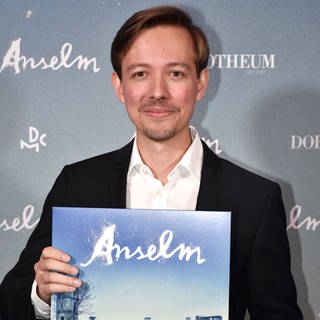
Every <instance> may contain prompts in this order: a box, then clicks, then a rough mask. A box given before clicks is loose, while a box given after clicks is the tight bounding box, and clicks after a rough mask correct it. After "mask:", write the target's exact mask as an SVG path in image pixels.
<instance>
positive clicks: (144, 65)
mask: <svg viewBox="0 0 320 320" xmlns="http://www.w3.org/2000/svg"><path fill="white" fill-rule="evenodd" d="M150 66H151V65H150V64H148V63H133V64H131V65H129V66H128V67H127V70H126V72H130V71H132V70H135V69H137V68H149V67H150ZM167 67H170V68H172V67H181V68H183V69H186V70H191V66H190V65H188V64H187V63H183V62H170V63H168V64H167Z"/></svg>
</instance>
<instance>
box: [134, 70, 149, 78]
mask: <svg viewBox="0 0 320 320" xmlns="http://www.w3.org/2000/svg"><path fill="white" fill-rule="evenodd" d="M145 76H146V73H145V72H144V71H137V72H135V73H134V74H133V78H143V77H145Z"/></svg>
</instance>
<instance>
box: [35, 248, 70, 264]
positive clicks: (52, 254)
mask: <svg viewBox="0 0 320 320" xmlns="http://www.w3.org/2000/svg"><path fill="white" fill-rule="evenodd" d="M43 259H55V260H59V261H63V262H69V261H70V259H71V257H70V256H69V255H68V254H67V253H65V252H63V251H61V250H59V249H56V248H54V247H46V248H44V249H43V250H42V253H41V257H40V260H43Z"/></svg>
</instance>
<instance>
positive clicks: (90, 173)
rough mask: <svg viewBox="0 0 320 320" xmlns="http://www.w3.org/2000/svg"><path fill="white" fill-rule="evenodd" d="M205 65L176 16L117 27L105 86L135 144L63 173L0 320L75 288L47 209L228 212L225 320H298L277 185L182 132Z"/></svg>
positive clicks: (147, 17) (186, 25)
mask: <svg viewBox="0 0 320 320" xmlns="http://www.w3.org/2000/svg"><path fill="white" fill-rule="evenodd" d="M208 57H209V47H208V44H207V40H206V38H205V36H204V35H203V33H202V31H201V30H200V29H199V28H198V27H196V26H194V25H193V23H192V21H191V19H190V17H189V16H188V15H187V14H186V13H184V12H183V11H181V10H180V9H177V8H174V7H156V8H151V9H147V10H143V11H141V12H138V13H136V14H135V15H133V16H132V17H131V18H130V19H129V20H128V21H127V22H126V23H125V24H124V25H123V26H122V27H121V29H120V30H119V32H118V33H117V35H116V37H115V39H114V41H113V44H112V49H111V59H112V64H113V67H114V73H113V76H112V83H113V87H114V90H115V93H116V95H117V97H118V98H119V100H120V101H121V102H122V103H123V104H125V106H126V109H127V112H128V115H129V117H130V119H131V120H132V122H133V123H134V125H135V127H136V138H135V139H134V141H133V142H130V143H129V144H128V145H126V146H125V147H123V148H122V149H120V150H116V151H113V152H111V153H108V154H105V155H101V156H98V157H95V158H92V159H89V160H85V161H81V162H79V163H76V164H73V165H70V166H66V167H65V168H64V169H63V171H62V172H61V174H60V175H59V177H58V179H57V180H56V182H55V184H54V186H53V188H52V190H51V192H50V193H49V195H48V197H47V199H46V202H45V205H44V210H43V214H42V217H41V220H40V222H39V224H38V226H37V228H36V229H35V231H34V232H33V234H32V236H31V237H30V239H29V241H28V243H27V246H26V248H25V250H24V251H23V252H22V254H21V257H20V259H19V262H18V263H17V265H16V266H15V267H14V269H13V270H11V271H10V272H9V273H8V275H7V276H6V278H5V279H4V281H3V283H2V285H1V293H0V294H1V295H0V298H1V309H0V310H1V313H0V315H1V317H2V319H3V320H6V319H15V320H17V319H34V317H35V315H34V313H35V314H36V317H37V318H39V319H45V318H48V317H49V313H48V312H49V311H50V307H49V304H50V297H51V295H52V294H53V293H57V292H71V291H74V290H76V288H78V287H80V286H81V281H80V280H78V279H74V278H73V277H71V276H70V275H76V274H77V273H78V270H77V269H76V268H75V267H73V266H71V265H70V264H69V261H70V257H69V256H68V255H67V254H66V253H63V252H61V251H59V250H57V249H54V248H52V247H50V244H51V209H52V207H53V206H78V207H79V206H82V207H111V208H124V207H128V208H155V209H183V210H185V209H188V210H231V211H232V236H231V238H232V243H231V279H230V282H231V285H230V307H229V309H230V310H229V311H230V312H229V315H230V319H231V320H239V319H243V318H244V315H245V312H246V310H247V309H248V311H249V313H250V316H251V319H254V320H258V319H259V320H284V319H287V320H298V319H299V320H300V319H302V315H301V312H300V310H299V308H298V306H297V304H296V290H295V286H294V282H293V279H292V275H291V272H290V255H289V246H288V240H287V235H286V221H285V213H284V208H283V205H282V200H281V194H280V189H279V187H278V185H276V184H275V183H273V182H271V181H268V180H266V179H264V178H261V177H259V176H256V175H254V174H252V173H250V172H247V171H245V170H244V169H241V168H239V167H237V166H235V165H233V164H231V163H230V162H228V161H226V160H223V159H220V158H218V157H217V156H216V155H215V154H213V153H212V152H211V150H210V149H209V148H208V147H206V146H205V145H204V144H203V143H201V141H200V139H199V136H198V134H197V132H196V131H195V130H194V129H192V128H190V127H189V122H190V119H191V116H192V113H193V111H194V108H195V104H196V102H197V101H200V100H201V98H202V97H203V96H204V94H205V92H206V90H207V86H208V70H207V68H206V66H207V62H208ZM33 267H34V270H33ZM62 273H63V274H62ZM16 306H17V307H16Z"/></svg>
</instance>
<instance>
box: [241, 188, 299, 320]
mask: <svg viewBox="0 0 320 320" xmlns="http://www.w3.org/2000/svg"><path fill="white" fill-rule="evenodd" d="M248 223H250V222H248ZM247 286H248V288H247V292H248V296H247V298H248V310H249V314H250V317H251V319H252V320H302V318H303V317H302V314H301V311H300V309H299V307H298V305H297V294H296V288H295V284H294V280H293V277H292V274H291V270H290V249H289V242H288V237H287V230H286V215H285V210H284V206H283V202H282V197H281V191H280V187H279V186H278V185H277V184H273V185H272V188H271V190H270V191H269V193H268V196H267V197H266V201H265V204H264V206H263V212H262V215H261V218H260V221H259V226H258V229H257V233H256V236H255V240H254V245H253V249H252V252H251V257H250V259H249V265H248V282H247Z"/></svg>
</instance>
